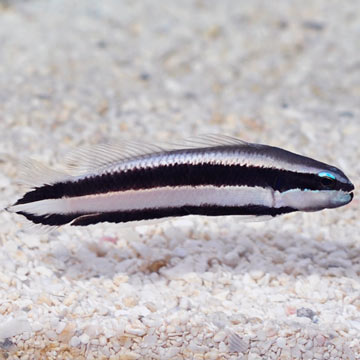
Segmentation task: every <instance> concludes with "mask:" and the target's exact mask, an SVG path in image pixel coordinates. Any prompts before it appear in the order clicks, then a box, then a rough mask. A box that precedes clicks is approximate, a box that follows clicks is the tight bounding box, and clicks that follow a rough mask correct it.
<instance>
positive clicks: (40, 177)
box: [7, 135, 354, 227]
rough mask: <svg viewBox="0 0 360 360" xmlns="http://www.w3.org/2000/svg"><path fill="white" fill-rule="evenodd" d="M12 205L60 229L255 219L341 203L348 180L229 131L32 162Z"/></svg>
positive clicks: (347, 195) (349, 193)
mask: <svg viewBox="0 0 360 360" xmlns="http://www.w3.org/2000/svg"><path fill="white" fill-rule="evenodd" d="M26 168H27V170H26V171H25V173H24V176H23V178H24V182H25V183H26V184H27V185H28V186H29V187H30V189H29V190H28V191H27V192H26V193H25V194H24V195H23V196H22V197H21V198H20V199H19V200H17V201H16V202H15V203H14V204H13V205H11V206H9V207H8V208H7V210H8V211H10V212H13V213H16V214H20V215H22V216H24V217H25V218H27V219H28V220H30V221H31V222H32V223H34V224H41V225H44V226H50V227H58V226H61V225H65V224H69V225H71V226H87V225H93V224H97V223H101V222H110V223H134V224H135V223H136V222H141V221H145V220H156V219H163V218H172V217H180V216H187V215H205V216H228V215H240V216H243V217H246V216H248V217H249V216H250V217H251V218H254V219H255V218H262V217H264V218H265V217H270V218H272V217H276V216H278V215H282V214H288V213H292V212H296V211H305V212H309V211H319V210H322V209H328V208H337V207H340V206H344V205H346V204H348V203H350V202H351V200H352V199H353V190H354V185H353V184H352V183H351V181H350V180H349V179H348V178H347V177H346V175H345V174H344V173H343V172H342V171H341V170H340V169H338V168H336V167H335V166H331V165H328V164H326V163H323V162H320V161H317V160H314V159H312V158H309V157H306V156H302V155H299V154H296V153H293V152H290V151H287V150H284V149H281V148H279V147H274V146H270V145H263V144H255V143H248V142H245V141H242V140H239V139H237V138H233V137H230V136H226V135H199V136H196V137H193V138H189V139H185V140H182V141H181V142H178V143H174V144H165V145H154V144H148V143H145V142H143V143H141V142H122V143H118V144H99V145H95V146H90V147H84V148H80V149H78V150H77V151H75V152H74V153H72V154H71V155H69V156H67V158H66V160H65V169H64V170H61V171H59V170H53V169H50V168H48V167H47V166H45V165H43V164H41V163H38V162H31V163H29V164H28V165H27V167H26Z"/></svg>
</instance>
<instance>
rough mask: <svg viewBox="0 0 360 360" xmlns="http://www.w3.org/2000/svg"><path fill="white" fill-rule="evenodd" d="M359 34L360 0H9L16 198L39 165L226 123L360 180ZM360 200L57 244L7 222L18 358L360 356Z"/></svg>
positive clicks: (5, 129) (8, 190)
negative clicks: (79, 150) (122, 142)
mask: <svg viewBox="0 0 360 360" xmlns="http://www.w3.org/2000/svg"><path fill="white" fill-rule="evenodd" d="M359 24H360V8H359V4H358V2H357V1H356V0H353V1H351V0H350V1H342V2H338V1H335V0H334V1H333V0H316V1H311V2H303V1H300V0H298V1H291V2H289V1H287V0H280V1H276V2H268V1H265V0H253V1H247V2H245V1H243V2H234V1H230V0H229V1H215V0H213V1H195V0H194V1H190V0H185V1H182V2H175V1H167V2H161V4H160V2H155V1H150V0H143V1H121V2H119V1H115V0H108V1H103V2H100V1H77V2H75V3H74V2H73V1H70V0H61V1H60V0H58V1H55V0H54V1H45V0H43V1H15V0H14V1H1V2H0V79H1V82H0V191H1V194H2V196H1V198H0V207H4V206H6V205H8V204H9V203H11V202H12V201H14V200H15V199H16V198H17V197H18V196H19V195H20V194H21V188H20V187H19V186H17V185H16V181H15V179H16V177H17V175H18V174H19V170H20V161H21V159H23V158H24V157H25V156H29V155H31V156H33V157H34V158H36V159H38V160H41V161H43V162H45V163H47V164H50V165H56V164H57V163H59V162H61V160H62V158H63V156H64V154H65V152H66V151H68V150H70V149H72V148H74V147H76V146H78V145H81V144H92V143H98V142H100V141H109V140H116V139H118V140H119V139H147V140H150V141H157V140H163V139H173V138H176V137H179V136H186V135H193V134H200V133H208V132H211V133H226V134H229V135H234V136H238V137H240V138H243V139H245V140H248V141H254V142H263V143H268V144H273V145H277V146H281V147H285V148H288V149H290V150H293V151H297V152H300V153H303V154H305V155H308V156H311V157H314V158H316V159H319V160H323V161H325V162H330V163H333V164H334V165H337V166H339V167H341V168H342V169H343V170H344V171H345V172H346V174H347V175H348V176H349V177H350V178H351V179H352V180H353V181H354V183H355V186H356V187H359V185H360V183H359V181H358V179H359V175H360V164H359V158H360V147H359V132H360V122H359V117H360V106H359V104H360V102H359V98H360V87H359V84H360V65H359V64H360V53H359V51H358V49H359V47H358V43H359V38H360V25H359ZM358 197H359V196H358V193H355V198H354V201H353V202H352V203H351V204H350V205H349V206H346V207H344V208H340V209H336V210H327V211H322V212H319V213H309V214H301V213H298V214H293V215H288V216H284V217H281V218H278V219H275V220H271V221H268V222H259V223H249V222H242V221H240V220H239V219H237V218H236V217H228V218H221V219H220V218H216V219H211V218H197V217H189V218H183V219H177V220H174V221H167V222H164V223H160V224H157V225H151V226H147V227H139V228H136V229H134V228H131V227H130V228H123V227H121V226H116V225H109V224H102V225H97V226H94V227H89V228H69V227H64V228H61V229H59V230H57V231H55V232H53V233H50V234H38V233H26V232H24V230H23V229H24V228H23V223H22V222H21V221H20V217H19V216H15V215H11V214H8V213H6V212H1V213H0V246H1V251H0V348H1V349H0V354H1V357H2V358H8V359H71V358H77V359H81V358H86V359H106V358H110V359H219V358H221V359H247V360H250V359H253V360H255V359H259V360H260V359H284V360H285V359H339V360H340V359H360V337H359V332H360V278H359V276H360V261H359V259H360V236H359V235H360V231H359V200H358Z"/></svg>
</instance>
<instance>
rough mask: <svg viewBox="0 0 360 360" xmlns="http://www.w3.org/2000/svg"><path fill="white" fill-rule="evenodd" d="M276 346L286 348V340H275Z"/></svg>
mask: <svg viewBox="0 0 360 360" xmlns="http://www.w3.org/2000/svg"><path fill="white" fill-rule="evenodd" d="M276 345H277V346H278V347H279V348H282V349H283V348H285V346H286V339H285V338H283V337H280V338H278V339H276Z"/></svg>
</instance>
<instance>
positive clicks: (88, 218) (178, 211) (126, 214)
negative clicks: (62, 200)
mask: <svg viewBox="0 0 360 360" xmlns="http://www.w3.org/2000/svg"><path fill="white" fill-rule="evenodd" d="M294 211H297V209H294V208H291V207H281V208H271V207H267V206H261V205H248V206H241V207H237V206H216V205H207V206H182V207H174V208H158V209H142V210H129V211H114V212H104V213H98V214H79V213H77V214H67V215H61V214H51V215H45V216H37V215H32V214H28V213H24V212H19V213H18V214H21V215H24V216H25V217H26V218H27V219H29V220H31V221H32V222H34V223H36V224H44V225H64V224H67V223H70V222H71V221H73V220H74V221H73V222H72V223H71V225H76V226H86V225H92V224H97V223H100V222H112V223H125V222H129V221H140V220H151V219H161V218H166V217H175V216H187V215H207V216H219V215H256V216H261V215H270V216H277V215H280V214H285V213H290V212H294Z"/></svg>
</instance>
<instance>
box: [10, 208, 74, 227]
mask: <svg viewBox="0 0 360 360" xmlns="http://www.w3.org/2000/svg"><path fill="white" fill-rule="evenodd" d="M17 214H20V215H23V216H25V217H26V218H27V219H28V220H30V221H32V222H33V223H34V224H42V225H51V226H59V225H65V224H68V223H70V222H71V221H72V220H74V219H76V218H78V217H79V214H49V215H34V214H30V213H27V212H25V211H18V212H17Z"/></svg>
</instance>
